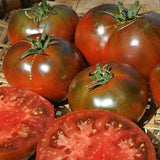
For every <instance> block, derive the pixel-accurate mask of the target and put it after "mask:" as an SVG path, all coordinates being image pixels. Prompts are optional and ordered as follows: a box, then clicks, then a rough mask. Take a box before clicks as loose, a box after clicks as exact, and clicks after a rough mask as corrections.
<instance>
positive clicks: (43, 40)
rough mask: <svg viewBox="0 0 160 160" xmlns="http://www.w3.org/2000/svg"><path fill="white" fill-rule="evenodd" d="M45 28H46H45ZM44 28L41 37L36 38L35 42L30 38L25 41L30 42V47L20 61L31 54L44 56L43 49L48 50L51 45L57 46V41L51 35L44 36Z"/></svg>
mask: <svg viewBox="0 0 160 160" xmlns="http://www.w3.org/2000/svg"><path fill="white" fill-rule="evenodd" d="M45 27H46V26H45ZM45 27H44V29H43V32H42V36H41V37H36V41H35V40H34V39H32V38H31V37H27V38H26V40H28V41H30V42H31V44H32V47H31V48H30V49H29V50H27V51H26V52H25V53H24V54H23V55H22V56H21V58H20V60H22V59H24V58H25V57H27V56H29V55H33V54H40V53H41V54H45V52H44V51H45V49H46V48H48V46H49V45H51V44H57V43H58V41H57V40H56V39H55V37H54V36H53V35H48V36H47V35H46V34H45Z"/></svg>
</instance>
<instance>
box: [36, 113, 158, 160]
mask: <svg viewBox="0 0 160 160" xmlns="http://www.w3.org/2000/svg"><path fill="white" fill-rule="evenodd" d="M51 159H52V160H53V159H54V160H55V159H56V160H111V159H112V160H156V156H155V151H154V147H153V145H152V143H151V141H150V139H149V137H148V136H147V135H146V134H145V133H144V132H143V131H142V130H141V129H140V128H139V127H138V126H137V125H136V124H135V123H133V122H131V121H130V120H128V119H125V118H124V117H122V116H120V115H118V114H115V113H111V112H107V111H100V110H83V111H77V112H72V113H69V114H67V115H65V116H62V117H61V118H58V119H56V120H55V121H53V122H52V123H51V124H50V125H49V127H48V128H47V130H46V131H45V133H44V134H43V136H42V137H41V139H40V141H39V142H38V145H37V155H36V160H51Z"/></svg>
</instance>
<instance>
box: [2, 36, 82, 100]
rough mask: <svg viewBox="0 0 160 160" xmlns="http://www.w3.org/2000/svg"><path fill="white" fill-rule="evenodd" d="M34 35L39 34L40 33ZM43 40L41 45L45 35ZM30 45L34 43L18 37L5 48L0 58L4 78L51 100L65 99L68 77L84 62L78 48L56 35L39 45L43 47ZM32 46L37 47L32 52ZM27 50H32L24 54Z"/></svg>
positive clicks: (78, 69) (11, 83)
mask: <svg viewBox="0 0 160 160" xmlns="http://www.w3.org/2000/svg"><path fill="white" fill-rule="evenodd" d="M34 36H35V37H39V38H40V36H41V34H39V35H34ZM34 36H32V38H33V37H34ZM43 42H45V43H44V44H43V45H44V46H45V44H46V43H47V37H46V39H45V41H43ZM34 45H35V46H36V45H38V44H37V43H36V44H33V43H31V42H30V41H28V40H22V41H20V42H18V43H16V44H15V45H13V46H12V47H11V48H10V49H9V50H8V52H7V53H6V55H5V56H4V60H3V71H4V75H5V78H6V80H7V81H8V83H9V84H10V85H11V86H16V87H25V88H29V89H31V90H33V91H35V92H38V93H39V94H41V95H43V96H45V97H47V98H48V99H50V100H53V101H61V100H63V99H66V98H67V93H68V87H69V84H70V82H71V80H72V79H73V77H74V76H75V74H76V73H77V72H79V71H80V70H82V69H83V68H84V66H85V65H84V61H83V58H82V56H81V54H80V52H79V50H78V49H77V48H76V47H75V46H74V45H73V44H72V43H70V42H68V41H65V40H62V39H59V38H56V37H52V38H51V40H50V43H49V45H47V46H45V47H46V48H45V47H44V46H43V47H44V48H45V49H44V48H43V47H42V48H43V49H42V50H41V49H40V47H39V48H34V47H35V46H34ZM33 46H34V47H33ZM33 48H34V49H35V50H38V51H36V53H34V51H35V50H34V49H33ZM28 50H30V51H31V52H32V54H29V55H27V56H24V55H25V54H24V53H26V51H28Z"/></svg>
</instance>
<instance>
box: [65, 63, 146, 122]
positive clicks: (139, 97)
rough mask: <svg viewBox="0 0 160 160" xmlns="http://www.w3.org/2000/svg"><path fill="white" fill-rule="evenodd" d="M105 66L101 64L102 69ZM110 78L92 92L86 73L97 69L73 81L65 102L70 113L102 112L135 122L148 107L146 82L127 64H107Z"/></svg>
mask: <svg viewBox="0 0 160 160" xmlns="http://www.w3.org/2000/svg"><path fill="white" fill-rule="evenodd" d="M104 64H105V63H103V64H102V63H101V66H104ZM107 64H109V66H110V67H111V72H112V73H113V75H114V76H113V78H112V79H110V80H109V82H107V83H106V84H104V85H100V86H98V87H96V88H94V89H93V90H90V89H89V88H88V86H89V85H90V84H91V82H92V81H93V80H92V79H91V78H90V77H89V76H88V73H89V72H94V71H95V70H96V66H90V67H88V68H86V69H84V70H83V71H81V72H80V73H78V74H77V75H76V76H75V77H74V79H73V80H72V82H71V84H70V87H69V92H68V102H69V105H70V107H71V109H72V110H73V111H75V110H82V109H102V110H109V111H112V112H116V113H119V114H121V115H123V116H125V117H127V118H128V119H131V120H133V121H135V122H138V121H139V120H140V119H141V118H142V116H143V114H144V112H145V110H146V105H147V97H148V86H147V83H146V80H145V79H144V77H143V76H141V75H140V74H139V73H138V72H137V71H136V70H134V69H133V68H132V67H131V66H129V65H127V64H122V63H117V62H110V63H107Z"/></svg>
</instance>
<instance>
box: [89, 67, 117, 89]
mask: <svg viewBox="0 0 160 160" xmlns="http://www.w3.org/2000/svg"><path fill="white" fill-rule="evenodd" d="M96 68H97V69H96V71H94V73H91V72H89V75H88V76H89V77H90V78H91V79H93V81H92V82H91V84H90V85H89V86H88V88H89V89H90V90H92V89H94V88H96V87H98V86H101V85H103V84H106V83H107V82H109V81H110V80H111V79H112V78H113V76H114V75H113V73H112V72H111V67H110V66H109V65H108V64H106V65H104V66H103V67H102V68H101V66H100V65H99V64H97V65H96Z"/></svg>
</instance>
